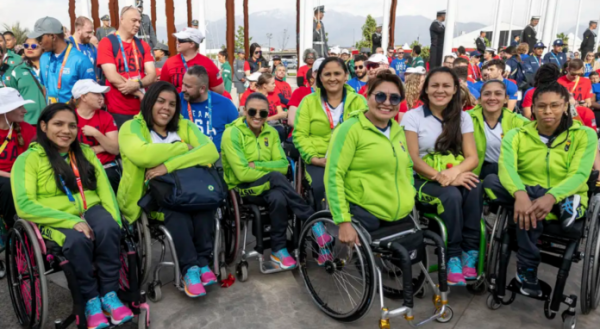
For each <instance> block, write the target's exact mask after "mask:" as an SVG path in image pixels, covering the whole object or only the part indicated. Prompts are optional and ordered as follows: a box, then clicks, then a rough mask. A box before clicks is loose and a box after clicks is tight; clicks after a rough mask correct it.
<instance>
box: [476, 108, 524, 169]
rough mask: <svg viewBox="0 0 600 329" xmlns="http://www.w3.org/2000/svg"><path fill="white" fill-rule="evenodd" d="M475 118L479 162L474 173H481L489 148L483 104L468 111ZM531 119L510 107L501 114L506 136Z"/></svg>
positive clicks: (501, 122)
mask: <svg viewBox="0 0 600 329" xmlns="http://www.w3.org/2000/svg"><path fill="white" fill-rule="evenodd" d="M467 113H469V115H470V116H471V118H472V119H473V127H474V129H475V131H474V133H473V136H475V144H476V145H477V156H478V157H479V164H478V165H477V168H475V169H474V170H473V173H474V174H477V175H479V174H480V173H481V167H483V161H484V160H485V150H486V148H487V139H486V138H485V124H486V123H485V119H484V117H483V108H482V107H481V105H477V106H475V107H474V108H473V109H471V110H469V111H467ZM530 122H531V121H530V120H529V119H527V118H526V117H524V116H522V115H520V114H517V113H514V112H513V111H511V110H509V109H508V108H506V107H505V108H503V109H502V116H500V124H501V125H502V131H503V134H504V136H506V133H508V132H509V131H510V130H512V129H513V128H518V127H523V126H524V125H526V124H528V123H530Z"/></svg>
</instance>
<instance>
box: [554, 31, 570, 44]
mask: <svg viewBox="0 0 600 329" xmlns="http://www.w3.org/2000/svg"><path fill="white" fill-rule="evenodd" d="M556 38H557V39H561V40H562V41H563V43H564V44H565V45H567V44H569V36H568V35H567V34H564V33H559V34H557V35H556Z"/></svg>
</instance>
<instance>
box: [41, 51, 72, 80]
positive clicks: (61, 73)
mask: <svg viewBox="0 0 600 329" xmlns="http://www.w3.org/2000/svg"><path fill="white" fill-rule="evenodd" d="M72 48H73V46H71V45H70V44H69V46H68V47H67V52H66V53H65V58H63V62H62V65H61V66H60V71H59V72H58V84H57V90H59V91H60V88H61V86H62V75H63V70H64V69H65V65H66V64H67V58H69V54H70V53H71V49H72ZM49 71H50V65H48V70H46V81H48V72H49Z"/></svg>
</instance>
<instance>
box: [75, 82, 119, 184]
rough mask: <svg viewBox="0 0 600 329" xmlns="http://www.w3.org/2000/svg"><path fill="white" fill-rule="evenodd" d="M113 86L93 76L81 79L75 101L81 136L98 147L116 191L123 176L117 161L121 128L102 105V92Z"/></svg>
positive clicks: (85, 141)
mask: <svg viewBox="0 0 600 329" xmlns="http://www.w3.org/2000/svg"><path fill="white" fill-rule="evenodd" d="M109 89H110V88H109V87H104V86H100V85H99V84H98V83H97V82H96V81H94V80H91V79H84V80H79V81H77V82H76V83H75V85H73V90H72V94H73V102H72V103H73V104H75V112H76V113H77V127H78V128H79V133H78V134H77V140H79V142H80V143H83V144H87V145H89V146H90V147H91V148H92V150H94V153H96V156H97V157H98V159H100V163H102V166H104V171H106V176H108V180H109V181H110V185H111V186H112V188H113V190H114V191H115V194H116V193H117V190H118V188H119V181H120V180H121V169H120V168H119V166H118V165H117V162H116V161H115V159H116V156H117V154H119V141H118V137H119V136H118V134H119V132H118V130H117V125H116V123H115V120H114V119H113V117H112V115H110V113H108V112H106V111H103V110H102V109H101V107H102V104H103V103H104V96H102V94H105V93H107V92H108V90H109Z"/></svg>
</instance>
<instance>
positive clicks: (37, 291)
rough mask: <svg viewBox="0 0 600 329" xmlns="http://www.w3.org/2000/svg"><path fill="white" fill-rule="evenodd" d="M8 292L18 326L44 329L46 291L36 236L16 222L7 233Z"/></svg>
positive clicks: (32, 230)
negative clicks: (19, 324)
mask: <svg viewBox="0 0 600 329" xmlns="http://www.w3.org/2000/svg"><path fill="white" fill-rule="evenodd" d="M6 260H7V262H8V264H7V268H6V269H7V276H8V288H9V291H10V297H11V300H12V304H13V308H14V310H15V314H16V315H17V319H18V320H19V322H20V323H21V325H22V326H24V327H27V328H32V329H37V328H44V325H45V324H46V319H47V317H48V288H47V285H46V276H45V274H44V272H45V265H44V255H43V254H42V250H41V248H40V245H39V241H38V238H37V234H36V233H35V231H34V229H33V227H32V226H31V224H29V223H28V222H26V221H24V220H22V219H19V220H18V221H17V222H16V223H15V225H14V227H13V229H12V230H11V231H10V233H9V237H8V241H7V248H6Z"/></svg>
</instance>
